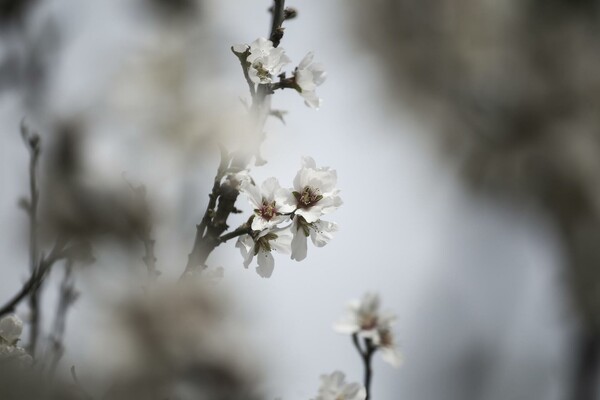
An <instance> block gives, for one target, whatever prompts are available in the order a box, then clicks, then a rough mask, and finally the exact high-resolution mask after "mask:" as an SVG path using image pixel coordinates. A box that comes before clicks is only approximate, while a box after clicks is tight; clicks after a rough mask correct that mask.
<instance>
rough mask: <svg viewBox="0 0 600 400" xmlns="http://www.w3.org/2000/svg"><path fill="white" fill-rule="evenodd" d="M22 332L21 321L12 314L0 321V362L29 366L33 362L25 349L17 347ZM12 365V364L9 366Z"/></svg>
mask: <svg viewBox="0 0 600 400" xmlns="http://www.w3.org/2000/svg"><path fill="white" fill-rule="evenodd" d="M22 332H23V321H21V319H20V318H19V317H17V316H16V315H14V314H10V315H7V316H5V317H3V318H2V319H0V362H2V363H3V364H4V363H7V362H9V363H10V362H16V363H18V364H19V365H29V364H31V362H32V361H33V360H32V358H31V356H30V355H29V354H27V352H26V351H25V349H23V348H21V347H19V346H17V342H18V341H19V340H20V338H21V333H22ZM10 365H11V366H12V365H13V364H12V363H11V364H10Z"/></svg>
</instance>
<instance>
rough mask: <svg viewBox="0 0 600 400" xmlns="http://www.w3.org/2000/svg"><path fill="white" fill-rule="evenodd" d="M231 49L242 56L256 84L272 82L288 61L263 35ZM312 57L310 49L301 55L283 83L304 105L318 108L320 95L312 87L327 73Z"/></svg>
mask: <svg viewBox="0 0 600 400" xmlns="http://www.w3.org/2000/svg"><path fill="white" fill-rule="evenodd" d="M232 49H233V51H234V53H236V54H237V55H238V57H240V59H244V58H242V57H245V61H246V63H247V71H248V78H250V80H251V81H252V82H253V83H254V84H256V85H268V84H270V83H273V78H274V77H276V76H278V75H279V74H281V72H282V69H283V67H284V66H285V65H287V64H289V63H290V62H291V60H290V59H289V57H288V56H287V55H286V54H285V50H284V49H283V48H281V47H274V46H273V42H272V41H271V40H269V39H266V38H263V37H259V38H258V39H256V40H255V41H254V42H252V43H250V44H249V45H247V44H237V45H235V46H233V47H232ZM313 59H314V54H313V52H309V53H308V54H307V55H306V56H304V58H303V59H302V61H300V64H298V66H297V67H296V68H295V69H294V72H293V78H290V79H287V80H286V82H287V83H288V86H286V87H293V88H295V89H296V90H297V91H298V92H299V93H300V95H301V96H302V97H303V98H304V102H305V103H306V105H307V106H309V107H312V108H315V109H318V108H319V107H320V106H321V99H320V98H319V97H318V96H317V94H316V88H317V86H319V85H321V84H322V83H323V82H325V78H326V76H327V74H326V73H325V68H324V67H323V65H322V64H320V63H315V62H313ZM283 76H284V77H285V74H284V75H283Z"/></svg>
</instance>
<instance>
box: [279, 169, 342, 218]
mask: <svg viewBox="0 0 600 400" xmlns="http://www.w3.org/2000/svg"><path fill="white" fill-rule="evenodd" d="M336 184H337V172H336V171H335V170H333V169H331V168H329V167H321V168H317V166H316V163H315V160H313V159H312V158H311V157H303V158H302V168H301V169H300V171H298V173H297V174H296V177H295V178H294V190H293V192H292V193H291V195H290V196H288V198H287V199H286V202H287V204H290V205H292V206H293V207H294V209H295V211H294V212H295V214H296V215H299V216H301V217H304V219H305V220H306V222H308V223H312V222H315V221H317V220H318V219H320V218H321V216H322V215H324V214H328V213H330V212H332V211H335V210H336V209H338V208H339V207H340V206H341V205H342V203H343V202H342V199H341V198H340V196H338V193H339V189H336V187H335V186H336Z"/></svg>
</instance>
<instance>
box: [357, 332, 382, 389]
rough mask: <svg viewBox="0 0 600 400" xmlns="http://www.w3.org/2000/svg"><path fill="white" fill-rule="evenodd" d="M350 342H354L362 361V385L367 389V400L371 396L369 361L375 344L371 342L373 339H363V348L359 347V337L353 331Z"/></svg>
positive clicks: (371, 358)
mask: <svg viewBox="0 0 600 400" xmlns="http://www.w3.org/2000/svg"><path fill="white" fill-rule="evenodd" d="M352 343H354V347H356V350H357V351H358V354H360V358H361V359H362V362H363V366H364V369H365V371H364V386H365V390H366V391H367V397H365V400H369V399H370V398H371V381H372V379H373V367H372V366H371V361H372V360H373V354H375V351H376V350H377V347H375V345H374V344H373V341H372V340H371V339H365V340H364V345H365V346H364V349H363V348H362V347H361V345H360V343H359V338H358V334H357V333H354V334H353V335H352Z"/></svg>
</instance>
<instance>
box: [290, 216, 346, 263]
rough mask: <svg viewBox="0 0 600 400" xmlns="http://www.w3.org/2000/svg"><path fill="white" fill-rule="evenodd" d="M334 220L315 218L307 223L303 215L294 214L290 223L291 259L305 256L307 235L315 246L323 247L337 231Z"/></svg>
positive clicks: (299, 258) (297, 259)
mask: <svg viewBox="0 0 600 400" xmlns="http://www.w3.org/2000/svg"><path fill="white" fill-rule="evenodd" d="M337 230H338V225H337V224H336V223H335V222H329V221H323V220H320V219H319V220H316V221H315V222H311V223H308V222H306V220H305V219H304V217H302V216H299V215H296V216H295V217H294V223H293V224H292V235H293V237H292V260H296V261H302V260H304V259H305V258H306V253H307V241H308V237H309V236H310V239H311V240H312V242H313V244H314V245H315V246H317V247H323V246H325V245H326V244H327V243H329V242H330V241H331V239H333V233H334V232H337Z"/></svg>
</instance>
